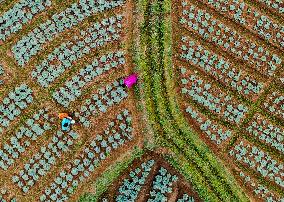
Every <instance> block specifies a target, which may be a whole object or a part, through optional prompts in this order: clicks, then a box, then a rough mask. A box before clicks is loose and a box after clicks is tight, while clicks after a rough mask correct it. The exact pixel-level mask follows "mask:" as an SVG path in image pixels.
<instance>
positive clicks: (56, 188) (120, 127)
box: [40, 109, 133, 201]
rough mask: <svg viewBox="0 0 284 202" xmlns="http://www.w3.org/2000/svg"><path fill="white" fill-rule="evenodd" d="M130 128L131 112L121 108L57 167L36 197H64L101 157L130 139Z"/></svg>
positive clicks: (131, 137)
mask: <svg viewBox="0 0 284 202" xmlns="http://www.w3.org/2000/svg"><path fill="white" fill-rule="evenodd" d="M132 130H133V129H132V120H131V114H130V113H129V111H128V110H127V109H124V110H122V111H121V112H119V113H118V114H117V117H116V118H115V119H113V120H112V121H111V122H109V125H108V126H107V128H106V129H105V130H104V132H103V133H102V134H97V135H96V136H95V138H94V139H93V140H91V141H90V142H89V143H88V144H86V145H85V147H84V150H83V151H81V153H79V155H77V157H76V158H75V160H74V161H73V162H72V163H70V164H68V165H67V166H66V168H64V169H62V170H61V172H60V173H59V174H58V175H57V177H55V178H54V181H53V182H52V183H51V184H50V185H49V186H48V187H47V188H46V189H45V190H44V193H42V195H41V196H40V201H47V200H52V201H66V200H68V198H69V197H70V195H71V194H73V193H74V191H75V189H76V188H77V187H78V185H79V183H80V182H83V181H84V180H85V179H87V178H88V177H89V176H90V175H91V174H92V173H93V172H94V171H95V168H96V167H98V166H99V164H100V162H101V161H103V160H105V159H106V158H107V156H108V155H111V154H112V152H115V150H117V148H119V147H122V146H123V145H125V144H127V143H128V142H129V141H131V140H132V139H133V136H132Z"/></svg>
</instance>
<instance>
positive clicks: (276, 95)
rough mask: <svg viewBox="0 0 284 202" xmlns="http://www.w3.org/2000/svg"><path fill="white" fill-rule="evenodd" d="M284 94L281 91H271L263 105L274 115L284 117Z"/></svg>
mask: <svg viewBox="0 0 284 202" xmlns="http://www.w3.org/2000/svg"><path fill="white" fill-rule="evenodd" d="M283 100H284V95H283V93H282V92H280V91H278V90H277V91H273V92H272V93H269V94H268V95H267V97H266V100H265V101H264V102H263V107H264V108H265V109H266V110H267V111H268V112H269V113H270V114H272V115H273V116H276V117H278V118H280V119H284V103H283Z"/></svg>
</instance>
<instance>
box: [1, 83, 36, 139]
mask: <svg viewBox="0 0 284 202" xmlns="http://www.w3.org/2000/svg"><path fill="white" fill-rule="evenodd" d="M32 93H33V91H32V89H30V88H29V87H28V86H27V85H26V84H21V85H20V86H17V87H15V89H14V90H13V91H11V92H9V94H8V96H6V97H4V98H3V100H2V103H1V104H0V125H1V126H2V127H4V128H7V127H8V126H9V125H10V123H11V122H12V121H14V120H15V119H16V118H17V117H18V116H19V115H20V114H21V112H22V110H24V109H26V108H27V107H28V105H29V104H30V103H32V101H33V96H32ZM2 131H3V128H1V127H0V133H1V132H2Z"/></svg>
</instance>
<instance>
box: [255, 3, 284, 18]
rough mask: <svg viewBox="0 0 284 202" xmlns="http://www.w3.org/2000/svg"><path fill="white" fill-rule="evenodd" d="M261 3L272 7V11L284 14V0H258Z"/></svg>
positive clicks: (269, 7)
mask: <svg viewBox="0 0 284 202" xmlns="http://www.w3.org/2000/svg"><path fill="white" fill-rule="evenodd" d="M256 1H257V2H259V3H261V4H262V5H263V6H265V7H267V8H268V9H270V10H271V11H272V12H274V13H277V14H280V16H282V17H283V16H284V1H283V0H256Z"/></svg>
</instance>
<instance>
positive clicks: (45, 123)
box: [0, 109, 54, 170]
mask: <svg viewBox="0 0 284 202" xmlns="http://www.w3.org/2000/svg"><path fill="white" fill-rule="evenodd" d="M53 121H54V120H53V118H51V117H50V116H49V115H48V111H47V109H41V110H39V111H38V112H36V113H35V114H34V115H33V117H31V118H28V119H27V120H26V122H25V123H24V124H22V125H21V126H20V127H19V129H18V130H17V131H16V133H15V135H13V136H12V137H11V138H10V140H9V143H5V144H3V146H2V149H0V167H1V168H2V169H4V170H7V169H8V168H9V167H10V166H11V165H12V164H13V163H14V162H15V160H16V159H19V158H20V156H21V154H22V153H24V152H25V151H26V150H27V149H28V148H29V147H30V146H31V143H32V142H34V141H36V140H37V139H38V138H39V137H40V136H42V135H43V134H44V133H45V132H47V131H49V130H51V125H50V123H52V122H53Z"/></svg>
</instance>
